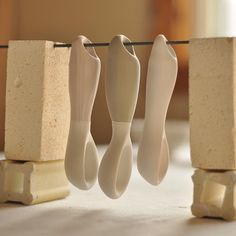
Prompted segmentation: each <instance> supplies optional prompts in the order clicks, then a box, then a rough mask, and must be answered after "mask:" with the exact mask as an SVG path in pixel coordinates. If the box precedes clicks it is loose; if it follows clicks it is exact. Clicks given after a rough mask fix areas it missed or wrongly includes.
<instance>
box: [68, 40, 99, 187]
mask: <svg viewBox="0 0 236 236" xmlns="http://www.w3.org/2000/svg"><path fill="white" fill-rule="evenodd" d="M84 43H91V42H90V41H89V40H88V39H87V38H86V37H84V36H78V39H77V40H76V41H75V42H73V43H72V48H71V56H70V64H69V91H70V102H71V123H70V132H69V138H68V143H67V151H66V159H65V170H66V175H67V177H68V179H69V181H70V182H71V183H72V184H73V185H75V186H76V187H77V188H80V189H84V190H86V189H89V188H91V187H92V186H93V185H94V183H95V181H96V180H97V173H98V152H97V148H96V145H95V143H94V140H93V138H92V135H91V133H90V121H91V114H92V108H93V104H94V100H95V96H96V92H97V88H98V82H99V75H100V69H101V63H100V59H99V58H98V56H97V55H96V52H95V50H94V48H92V47H89V48H85V47H84Z"/></svg>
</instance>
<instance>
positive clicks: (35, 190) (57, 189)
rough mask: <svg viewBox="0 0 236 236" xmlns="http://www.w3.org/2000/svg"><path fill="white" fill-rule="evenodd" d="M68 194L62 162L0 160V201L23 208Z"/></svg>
mask: <svg viewBox="0 0 236 236" xmlns="http://www.w3.org/2000/svg"><path fill="white" fill-rule="evenodd" d="M68 194H69V186H68V181H67V178H66V175H65V171H64V161H63V160H57V161H47V162H32V161H30V162H29V161H27V162H19V161H10V160H3V161H0V202H7V201H14V202H21V203H23V204H26V205H31V204H37V203H41V202H46V201H51V200H55V199H61V198H65V197H66V196H68Z"/></svg>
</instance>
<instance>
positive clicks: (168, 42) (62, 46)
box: [0, 40, 189, 48]
mask: <svg viewBox="0 0 236 236" xmlns="http://www.w3.org/2000/svg"><path fill="white" fill-rule="evenodd" d="M188 43H189V40H169V41H166V44H188ZM152 44H153V42H152V41H143V42H125V43H124V45H125V46H131V45H132V46H142V45H152ZM109 45H110V43H85V44H84V46H85V47H107V46H109ZM54 47H55V48H69V47H71V43H63V44H56V43H55V44H54ZM0 48H8V45H0Z"/></svg>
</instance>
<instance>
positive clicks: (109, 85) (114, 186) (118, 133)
mask: <svg viewBox="0 0 236 236" xmlns="http://www.w3.org/2000/svg"><path fill="white" fill-rule="evenodd" d="M124 42H130V40H129V39H128V38H126V37H125V36H123V35H118V36H115V37H114V38H113V39H112V41H111V44H110V46H109V56H108V71H107V80H106V98H107V104H108V108H109V112H110V116H111V119H112V138H111V142H110V144H109V146H108V149H107V151H106V153H105V154H104V156H103V159H102V161H101V163H100V167H99V173H98V181H99V184H100V187H101V189H102V190H103V191H104V193H105V194H106V195H107V196H108V197H110V198H118V197H120V196H121V195H122V193H123V192H124V191H125V189H126V187H127V185H128V182H129V179H130V175H131V170H132V143H131V139H130V126H131V121H132V119H133V115H134V111H135V107H136V103H137V98H138V90H139V80H140V65H139V61H138V58H137V57H136V55H135V52H134V49H133V47H132V46H124V44H123V43H124Z"/></svg>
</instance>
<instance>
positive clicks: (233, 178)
mask: <svg viewBox="0 0 236 236" xmlns="http://www.w3.org/2000/svg"><path fill="white" fill-rule="evenodd" d="M192 179H193V184H194V198H193V204H192V207H191V210H192V214H193V215H194V216H197V217H217V218H219V217H220V218H223V219H225V220H235V219H236V205H235V203H236V196H235V188H236V171H218V172H217V171H205V170H200V169H199V170H195V173H194V175H193V177H192Z"/></svg>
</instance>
